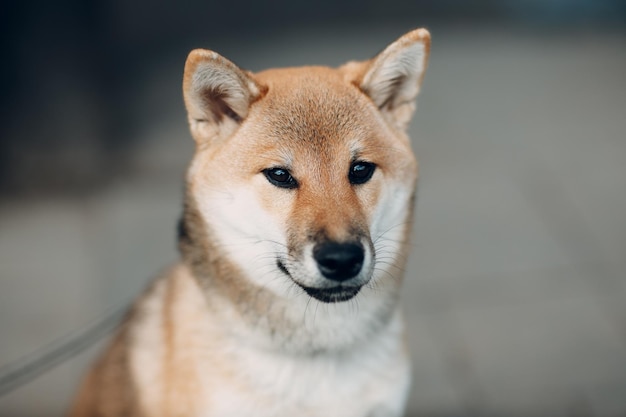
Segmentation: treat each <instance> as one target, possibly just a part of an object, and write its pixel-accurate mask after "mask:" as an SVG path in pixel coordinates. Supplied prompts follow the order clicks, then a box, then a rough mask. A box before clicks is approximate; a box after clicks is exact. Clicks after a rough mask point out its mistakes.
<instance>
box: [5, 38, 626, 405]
mask: <svg viewBox="0 0 626 417" xmlns="http://www.w3.org/2000/svg"><path fill="white" fill-rule="evenodd" d="M399 34H400V31H398V30H396V29H388V28H380V29H379V30H376V31H372V30H369V31H368V34H367V35H364V34H363V33H362V32H360V31H357V30H354V31H347V32H346V33H345V34H341V36H338V37H337V38H333V39H325V38H323V37H321V36H320V35H319V34H312V33H300V34H293V36H290V37H288V39H287V37H283V38H281V39H265V40H260V41H258V42H256V43H255V44H254V45H253V46H254V47H253V48H250V45H248V46H247V47H246V46H242V45H238V44H228V45H225V46H224V48H223V49H221V51H223V52H224V53H225V54H227V55H228V56H229V57H231V58H233V59H235V60H236V61H237V62H239V63H240V64H241V65H243V66H247V67H249V68H252V69H260V68H264V67H267V66H269V65H299V64H306V63H327V64H330V65H336V64H339V63H340V62H341V61H343V60H346V59H349V58H365V57H367V56H368V55H370V54H371V53H373V52H375V51H377V50H379V49H380V48H381V47H382V46H383V45H384V44H385V42H387V41H390V40H392V39H393V38H394V37H395V36H397V35H399ZM433 34H434V42H433V55H432V61H431V66H430V68H429V73H428V75H427V77H426V81H425V87H424V90H423V94H422V96H421V102H420V105H419V110H418V116H417V118H416V121H415V123H414V124H413V138H414V144H415V148H416V150H417V152H418V155H419V158H420V161H421V182H420V189H419V198H418V209H417V223H416V226H415V239H414V250H413V255H412V256H411V259H410V262H409V265H408V268H407V282H406V285H407V291H406V297H405V300H404V301H405V308H406V311H407V315H408V322H409V324H410V328H411V341H412V350H413V356H414V362H415V364H414V379H415V382H414V388H413V395H412V399H411V403H410V407H409V409H410V414H411V415H415V416H418V415H419V416H441V417H453V416H507V417H508V416H525V417H528V416H542V417H558V416H607V417H611V416H624V415H626V256H625V255H626V221H625V219H626V214H625V213H626V163H625V161H626V134H625V133H624V132H626V117H624V116H625V111H626V78H625V74H626V48H625V45H626V36H624V35H623V34H597V33H596V34H591V33H572V34H571V35H567V34H559V35H541V34H537V33H525V32H523V31H519V32H517V33H513V32H511V31H504V30H484V31H482V32H478V31H468V30H467V29H466V28H445V27H443V28H440V29H437V28H434V29H433ZM296 41H297V42H296ZM213 45H219V42H217V41H215V42H213ZM327 45H332V48H329V47H327ZM355 48H356V49H355ZM267 55H271V56H270V57H268V56H267ZM159 71H160V72H159V74H160V75H159V76H155V77H153V78H151V79H153V80H155V81H154V83H155V84H157V83H164V82H166V83H174V84H176V85H178V83H179V80H178V77H179V74H180V65H179V63H176V65H170V64H169V61H168V63H167V64H166V65H164V66H163V67H162V68H161V69H160V70H159ZM138 91H146V92H150V94H151V95H150V96H148V94H147V93H146V94H145V97H143V98H142V97H139V98H138V100H137V101H138V103H150V105H151V106H153V107H154V112H153V113H155V114H171V115H173V116H171V117H160V118H157V121H156V122H155V124H153V125H150V126H148V123H146V127H145V129H144V131H143V132H142V135H141V136H142V137H141V139H142V140H140V141H139V143H140V145H138V146H137V147H136V148H135V149H133V150H132V155H134V158H135V160H136V162H137V167H138V169H137V171H136V174H133V175H132V176H129V177H128V178H125V179H123V181H120V182H119V183H117V184H113V185H111V186H109V187H107V188H106V189H101V190H98V191H96V192H94V193H93V194H92V195H91V196H90V197H88V198H81V199H78V198H74V199H69V198H68V199H45V200H38V201H11V202H6V203H5V204H3V205H2V206H0V231H1V232H0V276H1V280H0V334H2V335H3V337H2V340H1V342H0V364H2V363H8V362H11V361H12V360H15V359H16V358H19V357H20V356H21V355H23V354H25V353H28V352H30V351H32V350H34V349H35V348H37V347H39V346H43V345H45V344H46V343H48V342H50V341H51V340H54V339H55V338H56V337H58V336H59V335H64V334H67V333H68V332H70V331H72V330H74V329H77V328H82V327H83V326H85V324H86V323H89V322H91V320H93V319H95V318H97V317H99V316H100V315H101V314H103V312H104V311H106V310H107V309H109V308H111V307H112V306H117V305H119V304H121V303H123V302H125V301H126V300H127V299H129V298H130V297H132V296H133V295H134V294H136V293H137V292H138V291H139V289H140V288H141V287H142V286H143V285H144V284H145V283H146V282H147V280H148V279H149V277H150V276H152V275H154V273H155V272H157V271H158V270H159V268H161V267H163V266H164V265H166V264H167V263H168V262H170V261H171V260H173V259H175V257H176V252H175V244H174V240H173V239H174V225H175V221H176V218H177V215H178V213H179V210H180V208H179V201H180V195H181V185H180V178H181V177H182V174H183V171H184V166H185V163H186V160H187V159H188V157H189V155H190V154H191V148H192V146H191V140H190V139H188V135H187V133H186V131H185V125H184V119H183V117H182V111H181V108H179V107H177V106H180V105H181V104H180V100H179V99H178V97H176V99H174V98H172V97H169V96H167V95H165V93H163V94H164V95H163V97H161V96H159V93H158V91H159V89H158V88H157V86H156V85H151V84H150V81H147V82H146V85H145V86H142V88H140V89H138ZM155 91H156V92H155ZM167 91H172V90H171V89H170V90H167ZM138 94H140V93H138ZM177 94H178V93H177ZM142 100H143V101H142ZM174 116H176V117H174ZM179 116H180V118H179ZM96 350H97V348H96V349H92V350H90V351H88V352H86V353H84V354H82V355H80V356H79V357H77V358H76V359H75V360H73V361H71V362H69V363H67V364H64V365H62V366H60V367H59V368H56V369H55V370H54V371H52V372H51V373H49V374H47V375H45V376H44V377H43V378H41V379H40V380H38V381H36V382H34V383H32V384H30V385H28V386H26V387H24V388H23V389H21V390H18V391H16V392H14V393H12V394H9V395H7V396H6V397H4V398H0V415H1V416H11V417H13V416H15V417H20V416H34V417H36V416H52V417H53V416H57V415H61V410H62V409H63V408H64V407H65V406H66V404H67V401H68V399H69V397H70V395H71V392H72V390H73V387H74V386H75V384H76V382H77V380H78V376H79V374H80V373H81V372H82V371H83V370H84V369H85V366H86V364H87V362H88V361H89V360H90V358H91V357H93V355H94V352H95V351H96Z"/></svg>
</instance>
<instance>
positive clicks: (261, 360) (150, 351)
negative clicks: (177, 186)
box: [70, 29, 430, 417]
mask: <svg viewBox="0 0 626 417" xmlns="http://www.w3.org/2000/svg"><path fill="white" fill-rule="evenodd" d="M429 49H430V37H429V34H428V32H427V31H425V30H424V29H418V30H415V31H413V32H409V33H408V34H406V35H405V36H403V37H401V38H400V39H399V40H398V41H396V42H394V43H393V44H391V45H390V46H389V47H388V48H386V49H385V50H384V51H383V52H382V53H381V54H379V55H378V56H377V57H375V58H373V59H372V60H370V61H366V62H362V63H356V62H351V63H348V64H346V65H344V66H343V67H340V68H338V69H331V68H326V67H301V68H288V69H273V70H267V71H264V72H261V73H258V74H252V73H249V72H246V71H243V70H241V69H239V68H238V67H236V66H235V65H234V64H232V63H231V62H230V61H228V60H226V59H225V58H223V57H221V56H219V55H218V54H216V53H214V52H211V51H204V50H195V51H192V52H191V53H190V55H189V58H188V60H187V64H186V66H185V73H184V79H183V91H184V97H185V105H186V107H187V111H188V118H189V124H190V130H191V134H192V136H193V138H194V140H195V141H196V154H195V155H194V158H193V161H192V163H191V165H190V168H189V171H188V175H187V191H186V197H185V209H184V215H183V219H182V223H181V226H182V227H181V236H180V241H179V246H180V251H181V255H182V257H181V261H180V262H179V263H178V264H177V265H175V266H174V267H172V268H171V269H170V270H169V271H168V272H167V273H165V274H163V276H162V277H161V278H160V279H159V280H157V281H156V282H155V283H154V284H153V285H152V286H151V287H150V289H149V290H148V291H147V292H146V294H145V295H144V296H143V297H142V298H141V299H140V300H138V301H137V303H136V304H135V306H134V308H133V310H132V312H131V314H129V317H128V319H127V320H126V321H125V323H124V325H123V326H122V327H121V329H120V331H119V333H118V335H117V336H116V337H115V339H114V340H113V342H112V344H111V345H110V347H109V349H108V350H107V351H106V353H105V354H104V355H103V357H102V358H101V359H100V360H99V361H98V363H97V364H96V366H95V367H94V368H93V370H92V371H91V372H90V373H89V374H88V376H87V377H86V378H85V382H84V384H83V387H82V389H81V391H80V393H79V395H78V397H77V400H76V402H75V404H74V407H73V409H72V412H71V414H70V415H71V416H72V417H114V416H128V417H174V416H177V417H182V416H189V417H192V416H203V417H210V416H234V417H238V416H242V417H243V416H249V415H255V416H268V417H269V416H276V417H278V416H294V415H299V416H336V417H339V416H341V417H368V416H370V417H373V416H380V417H383V416H399V415H400V414H401V412H402V407H403V404H404V401H405V399H406V393H407V390H408V381H409V371H408V369H409V368H408V353H407V348H406V345H405V341H404V340H405V337H404V331H403V324H402V319H401V316H400V313H399V308H398V305H397V300H398V297H399V291H400V284H401V281H402V277H401V274H400V273H399V271H401V270H402V268H403V265H404V261H405V258H406V255H407V250H408V249H407V247H408V246H407V242H408V239H409V231H410V221H411V213H412V208H413V200H414V198H413V197H414V188H415V184H416V181H417V162H416V160H415V158H414V156H413V154H412V151H411V148H410V142H409V139H408V137H407V135H406V133H405V129H406V126H407V124H408V122H409V119H410V116H411V114H412V112H413V110H414V107H415V105H414V99H415V96H416V95H417V93H418V91H419V86H420V84H421V81H422V77H423V72H424V70H425V68H426V62H427V57H428V53H429ZM358 161H366V162H367V163H371V164H374V166H375V170H374V171H373V175H372V177H371V179H369V180H368V181H367V182H366V183H364V184H353V183H351V182H350V181H348V172H349V170H350V169H351V166H352V165H351V164H353V163H358ZM276 167H280V168H281V169H283V168H284V169H287V170H288V171H289V173H290V175H291V176H292V177H293V178H295V179H296V180H297V187H296V188H294V189H287V188H283V187H279V186H276V185H274V184H271V183H270V181H269V178H267V177H266V174H265V172H266V170H268V169H272V168H276ZM325 242H337V243H342V244H343V243H344V242H359V244H362V245H363V247H364V249H363V251H364V261H363V267H362V269H361V270H360V272H358V274H357V275H356V276H355V277H354V278H351V279H350V280H348V281H346V282H347V284H345V285H348V286H350V285H352V286H353V287H354V286H358V287H359V288H360V292H358V293H357V294H356V295H355V296H354V300H356V302H354V301H353V300H351V299H348V300H349V301H339V302H332V301H330V302H329V301H320V300H318V299H315V298H313V297H311V296H309V295H307V293H306V292H305V290H304V288H305V287H314V288H315V289H317V290H319V289H320V288H321V289H322V290H323V289H325V288H329V287H328V286H331V285H332V286H335V287H333V288H343V287H342V285H344V283H340V284H337V283H336V282H334V281H330V280H329V279H326V278H324V277H323V276H322V275H320V274H321V273H320V272H319V271H318V269H317V267H316V261H315V260H314V259H313V258H312V255H311V254H312V248H315V247H316V245H321V244H323V243H325ZM350 297H352V295H350Z"/></svg>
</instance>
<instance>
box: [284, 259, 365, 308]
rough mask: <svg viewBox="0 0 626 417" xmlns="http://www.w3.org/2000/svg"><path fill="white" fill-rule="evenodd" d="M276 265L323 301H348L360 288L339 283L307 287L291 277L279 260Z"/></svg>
mask: <svg viewBox="0 0 626 417" xmlns="http://www.w3.org/2000/svg"><path fill="white" fill-rule="evenodd" d="M276 265H277V266H278V269H280V270H281V272H283V273H284V274H285V275H287V276H288V277H289V278H291V280H292V281H293V282H295V283H296V284H298V286H299V287H300V288H302V289H303V290H304V291H305V292H306V293H307V294H308V295H309V296H311V297H313V298H315V299H316V300H318V301H321V302H323V303H341V302H343V301H348V300H350V299H352V298H354V297H355V296H356V295H357V294H358V293H359V291H360V290H361V286H355V285H341V284H340V285H335V286H333V287H326V288H315V287H307V286H305V285H302V284H300V283H299V282H298V281H296V280H295V279H293V277H292V276H291V274H290V273H289V270H288V269H287V267H285V265H284V264H283V263H282V262H281V261H277V262H276Z"/></svg>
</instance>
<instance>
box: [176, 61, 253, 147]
mask: <svg viewBox="0 0 626 417" xmlns="http://www.w3.org/2000/svg"><path fill="white" fill-rule="evenodd" d="M263 92H264V87H263V86H261V85H259V84H258V83H257V82H256V81H255V80H254V79H253V77H252V74H250V73H248V72H246V71H243V70H241V69H240V68H238V67H237V66H236V65H235V64H233V63H232V62H230V61H229V60H227V59H226V58H224V57H222V56H220V55H219V54H217V53H215V52H213V51H207V50H204V49H195V50H193V51H191V53H189V56H188V57H187V62H186V64H185V74H184V78H183V96H184V99H185V107H186V108H187V117H188V119H189V127H190V129H191V135H192V136H193V137H194V139H195V140H196V142H198V143H200V142H204V141H207V140H214V139H219V138H224V137H226V136H229V135H230V134H232V133H233V132H234V131H235V130H236V129H237V127H238V126H239V124H240V123H241V122H242V120H243V119H245V118H246V116H247V115H248V110H249V108H250V105H251V104H252V103H253V102H254V101H255V100H257V99H258V98H260V97H261V96H262V95H263Z"/></svg>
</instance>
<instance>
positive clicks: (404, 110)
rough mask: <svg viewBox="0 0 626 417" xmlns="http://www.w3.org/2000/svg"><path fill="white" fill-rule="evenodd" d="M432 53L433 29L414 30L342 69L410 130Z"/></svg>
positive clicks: (388, 115) (396, 122)
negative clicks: (416, 99) (373, 55)
mask: <svg viewBox="0 0 626 417" xmlns="http://www.w3.org/2000/svg"><path fill="white" fill-rule="evenodd" d="M429 53H430V33H429V32H428V31H427V30H426V29H416V30H413V31H411V32H409V33H407V34H405V35H404V36H402V37H401V38H399V39H398V40H396V41H395V42H393V43H392V44H391V45H389V46H388V47H387V48H385V49H384V50H383V51H382V52H381V53H379V54H378V55H377V56H376V57H374V58H373V59H371V60H369V61H366V62H360V63H357V62H350V63H348V64H346V65H344V66H343V67H342V68H341V69H342V70H343V71H344V73H345V74H346V77H348V79H350V80H351V81H352V82H353V83H354V84H356V85H357V86H358V87H359V88H360V89H361V91H363V92H364V93H365V94H367V95H368V96H369V97H370V98H371V99H372V101H373V102H374V104H376V106H378V108H379V109H380V111H381V112H382V113H383V115H384V116H385V118H386V119H387V120H388V121H389V122H390V123H391V124H392V125H394V126H395V127H396V128H398V129H399V130H406V128H407V126H408V123H409V121H410V120H411V116H412V115H413V112H414V110H415V98H416V97H417V94H418V93H419V90H420V86H421V84H422V79H423V78H424V73H425V71H426V66H427V64H428V55H429Z"/></svg>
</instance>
